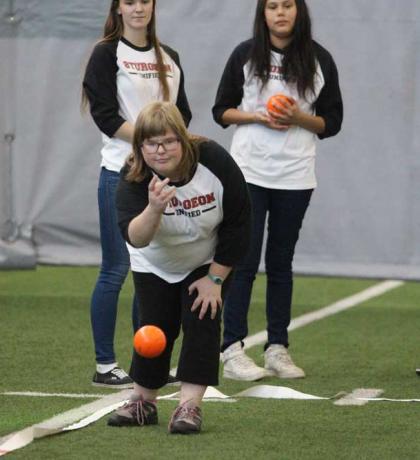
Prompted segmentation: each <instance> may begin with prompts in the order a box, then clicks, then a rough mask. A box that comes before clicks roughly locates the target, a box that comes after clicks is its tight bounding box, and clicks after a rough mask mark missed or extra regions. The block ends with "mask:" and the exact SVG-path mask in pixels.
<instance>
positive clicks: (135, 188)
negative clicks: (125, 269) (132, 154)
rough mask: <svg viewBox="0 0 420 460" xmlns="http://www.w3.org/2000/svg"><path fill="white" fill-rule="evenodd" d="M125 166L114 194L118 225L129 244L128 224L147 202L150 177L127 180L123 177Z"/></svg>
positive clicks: (142, 209) (125, 172)
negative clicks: (139, 179) (137, 180)
mask: <svg viewBox="0 0 420 460" xmlns="http://www.w3.org/2000/svg"><path fill="white" fill-rule="evenodd" d="M126 174H127V166H124V168H123V169H122V170H121V172H120V181H119V183H118V188H117V194H116V206H117V213H118V225H119V227H120V230H121V233H122V236H123V238H124V239H125V241H127V242H128V243H130V244H131V242H130V238H129V237H128V226H129V224H130V222H131V221H132V220H133V219H134V218H135V217H137V216H138V215H139V214H140V213H142V212H143V211H144V209H145V208H146V207H147V205H148V204H149V193H148V185H149V182H150V178H148V179H144V180H143V181H142V182H140V183H138V182H128V181H127V180H126V179H125V175H126Z"/></svg>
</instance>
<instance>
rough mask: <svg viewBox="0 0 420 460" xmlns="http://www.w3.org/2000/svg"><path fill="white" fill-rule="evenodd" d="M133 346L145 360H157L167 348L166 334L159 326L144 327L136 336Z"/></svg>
mask: <svg viewBox="0 0 420 460" xmlns="http://www.w3.org/2000/svg"><path fill="white" fill-rule="evenodd" d="M133 346H134V349H135V350H136V352H137V353H138V354H139V355H140V356H143V357H144V358H156V357H157V356H159V355H160V354H162V352H163V350H164V349H165V347H166V337H165V333H164V332H163V331H162V329H160V328H159V327H157V326H152V325H148V326H143V327H141V328H140V329H139V330H138V331H137V332H136V333H135V334H134V339H133Z"/></svg>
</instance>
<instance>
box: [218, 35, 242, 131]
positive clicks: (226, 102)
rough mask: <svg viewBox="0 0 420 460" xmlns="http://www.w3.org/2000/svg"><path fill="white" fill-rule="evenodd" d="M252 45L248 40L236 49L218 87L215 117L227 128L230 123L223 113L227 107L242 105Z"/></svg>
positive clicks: (233, 107)
mask: <svg viewBox="0 0 420 460" xmlns="http://www.w3.org/2000/svg"><path fill="white" fill-rule="evenodd" d="M250 45H251V42H250V41H249V40H248V41H246V42H243V43H241V44H240V45H239V46H237V47H236V48H235V49H234V51H233V53H232V54H231V56H230V57H229V59H228V61H227V63H226V66H225V69H224V71H223V74H222V78H221V80H220V83H219V87H218V89H217V93H216V100H215V103H214V106H213V118H214V121H215V122H216V123H218V124H219V125H220V126H222V127H223V128H227V127H228V125H226V124H224V123H223V122H222V115H223V114H224V113H225V112H226V110H227V109H236V108H237V107H238V106H239V105H241V102H242V98H243V96H244V91H243V85H244V81H245V76H244V65H245V63H246V62H247V60H248V59H249V50H250Z"/></svg>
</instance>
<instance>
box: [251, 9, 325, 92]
mask: <svg viewBox="0 0 420 460" xmlns="http://www.w3.org/2000/svg"><path fill="white" fill-rule="evenodd" d="M295 2H296V8H297V15H296V22H295V26H294V29H293V32H292V40H291V42H290V44H289V45H288V46H287V47H286V48H285V50H284V58H283V65H282V67H283V76H284V79H285V80H286V81H287V82H291V83H295V84H296V87H297V90H298V94H299V96H301V97H304V96H305V93H306V91H307V90H308V89H309V90H310V91H312V92H313V91H314V76H315V72H316V64H315V52H314V49H313V43H312V32H311V18H310V15H309V11H308V7H307V6H306V3H305V0H295ZM266 3H267V0H258V2H257V8H256V11H255V19H254V36H253V38H254V40H253V44H252V48H251V51H250V59H251V66H252V68H253V70H254V71H255V73H256V75H257V76H258V77H259V78H260V79H261V81H262V86H263V87H264V86H265V85H266V84H267V82H268V79H269V75H270V57H271V56H270V53H271V42H270V33H269V30H268V27H267V24H266V21H265V5H266Z"/></svg>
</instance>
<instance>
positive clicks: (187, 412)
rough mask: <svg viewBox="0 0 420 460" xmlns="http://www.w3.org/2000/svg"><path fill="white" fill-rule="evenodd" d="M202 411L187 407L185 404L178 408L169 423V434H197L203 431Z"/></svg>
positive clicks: (197, 408)
mask: <svg viewBox="0 0 420 460" xmlns="http://www.w3.org/2000/svg"><path fill="white" fill-rule="evenodd" d="M201 422H202V416H201V409H200V408H199V407H198V406H196V407H187V406H186V405H185V404H183V405H181V406H178V407H177V408H176V409H175V412H174V413H173V414H172V418H171V421H170V422H169V427H168V430H169V433H172V434H176V433H178V434H197V433H200V431H201Z"/></svg>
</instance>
